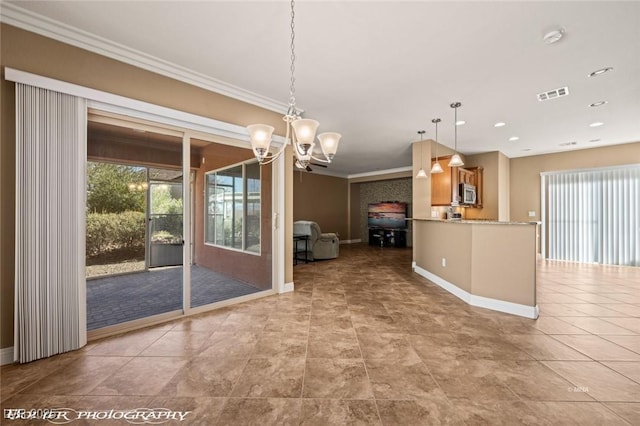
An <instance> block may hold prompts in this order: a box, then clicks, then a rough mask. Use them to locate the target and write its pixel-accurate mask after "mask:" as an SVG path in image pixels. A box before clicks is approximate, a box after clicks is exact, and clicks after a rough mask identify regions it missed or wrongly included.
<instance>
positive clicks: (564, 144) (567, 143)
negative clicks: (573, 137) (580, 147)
mask: <svg viewBox="0 0 640 426" xmlns="http://www.w3.org/2000/svg"><path fill="white" fill-rule="evenodd" d="M577 144H578V142H576V141H571V142H563V143H561V144H559V145H560V146H572V145H577Z"/></svg>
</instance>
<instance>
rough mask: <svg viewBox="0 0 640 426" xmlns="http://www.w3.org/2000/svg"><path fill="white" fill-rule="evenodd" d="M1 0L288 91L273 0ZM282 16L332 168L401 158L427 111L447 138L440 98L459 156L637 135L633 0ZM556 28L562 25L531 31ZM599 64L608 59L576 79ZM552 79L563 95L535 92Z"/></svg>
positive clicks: (104, 39) (347, 5)
mask: <svg viewBox="0 0 640 426" xmlns="http://www.w3.org/2000/svg"><path fill="white" fill-rule="evenodd" d="M7 3H14V4H13V5H12V8H13V10H16V8H17V7H19V8H23V9H25V10H27V11H29V12H34V13H37V14H39V15H42V16H45V17H47V18H50V19H53V20H55V21H57V22H54V24H56V25H58V22H59V23H63V24H66V25H68V26H70V27H65V28H66V29H67V30H73V31H75V29H79V30H82V31H84V32H86V33H81V34H82V35H84V36H87V33H89V35H91V36H92V37H93V36H98V38H96V37H94V39H96V40H100V43H110V44H111V45H112V46H115V48H119V49H121V52H125V53H123V56H122V57H125V56H126V55H138V56H140V55H139V54H140V53H143V54H144V55H142V56H141V57H143V58H146V59H148V60H151V61H153V60H161V61H162V62H163V63H164V64H165V65H166V67H165V69H168V68H171V67H172V66H174V65H175V66H178V67H179V68H180V70H182V73H183V74H185V75H186V74H188V73H189V72H191V73H193V75H197V76H200V77H202V78H210V79H212V80H213V79H215V80H220V81H222V82H226V83H228V84H230V85H233V86H237V87H239V88H242V89H244V90H246V91H249V92H252V93H255V94H258V95H261V96H263V97H265V98H267V99H272V100H274V101H277V102H278V103H280V105H281V106H282V105H283V104H286V102H287V99H288V97H289V87H288V85H289V56H290V52H289V42H290V33H289V31H290V28H289V19H290V16H289V14H290V11H289V7H290V6H289V2H287V1H276V2H272V1H258V2H248V1H226V2H218V1H197V2H196V1H180V2H177V1H176V2H172V1H161V2H150V1H117V2H116V1H107V2H101V1H81V2H78V1H55V2H43V1H28V2H4V4H5V5H4V6H3V7H5V8H6V4H7ZM3 20H4V19H3ZM5 22H6V20H5ZM295 24H296V74H295V75H296V98H297V104H298V106H299V107H301V108H303V109H304V110H305V117H307V118H315V119H317V120H318V121H320V128H319V131H320V132H321V131H337V132H340V133H342V135H343V138H342V141H341V143H340V148H339V150H338V154H337V155H336V158H335V159H334V163H333V164H332V165H331V166H330V170H331V171H332V172H333V173H336V174H341V175H353V174H358V173H366V172H372V171H377V170H387V169H394V168H400V167H406V166H409V165H411V155H410V144H411V142H412V141H415V140H417V139H419V138H418V135H417V133H416V132H417V131H418V130H420V129H424V130H426V134H425V138H434V127H433V124H432V123H431V119H432V118H435V117H439V118H441V119H442V123H441V124H440V127H439V135H438V136H439V138H438V139H439V141H440V142H441V143H443V144H445V145H448V146H453V143H454V137H453V133H454V125H453V114H454V112H453V110H452V109H451V108H450V107H449V104H450V103H451V102H454V101H460V102H462V107H461V108H460V109H459V111H458V118H459V119H460V120H465V121H466V124H464V125H462V126H459V127H458V149H459V150H460V151H461V152H462V153H465V154H473V153H480V152H488V151H496V150H499V151H501V152H503V153H504V154H506V155H507V156H508V157H511V158H513V157H520V156H527V155H536V154H541V153H548V152H558V151H566V150H570V149H584V148H591V147H596V146H605V145H614V144H622V143H629V142H637V141H640V2H635V1H634V2H613V1H602V2H592V1H589V2H587V1H584V2H581V1H568V2H557V1H543V2H534V1H528V2H504V1H498V2H478V1H472V2H458V1H447V2H429V1H411V2H400V1H303V0H299V2H298V3H296V18H295ZM558 28H562V29H563V30H564V37H563V38H562V39H561V40H560V41H559V42H557V43H555V44H550V45H549V44H545V43H544V42H543V36H544V35H545V34H546V33H547V32H549V31H551V30H554V29H558ZM604 67H613V71H611V72H608V73H605V74H602V75H599V76H597V77H589V76H588V75H589V73H591V72H593V71H595V70H598V69H601V68H604ZM564 86H568V88H569V95H568V96H566V97H561V98H557V99H552V100H548V101H544V102H539V101H538V100H537V97H536V95H537V94H538V93H540V92H545V91H549V90H553V89H557V88H560V87H564ZM602 100H604V101H607V102H608V103H606V104H605V105H603V106H599V107H590V106H589V105H590V104H591V103H594V102H598V101H602ZM497 122H504V123H506V125H505V126H503V127H499V128H496V127H494V124H495V123H497ZM594 122H602V123H604V125H602V126H599V127H590V124H591V123H594ZM512 136H517V137H519V139H518V140H517V141H509V138H510V137H512ZM574 142H575V143H574ZM567 144H568V145H567Z"/></svg>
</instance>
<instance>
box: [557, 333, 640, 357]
mask: <svg viewBox="0 0 640 426" xmlns="http://www.w3.org/2000/svg"><path fill="white" fill-rule="evenodd" d="M553 338H554V339H556V340H558V341H560V342H562V343H564V344H565V345H568V346H571V347H572V348H574V349H575V350H577V351H579V352H582V353H583V354H585V355H587V356H588V357H590V358H592V359H594V360H597V361H640V355H638V354H637V353H635V352H631V351H629V350H627V349H625V348H623V347H621V346H618V345H616V344H615V343H612V342H610V341H608V340H605V339H604V338H602V337H599V336H593V335H554V336H553Z"/></svg>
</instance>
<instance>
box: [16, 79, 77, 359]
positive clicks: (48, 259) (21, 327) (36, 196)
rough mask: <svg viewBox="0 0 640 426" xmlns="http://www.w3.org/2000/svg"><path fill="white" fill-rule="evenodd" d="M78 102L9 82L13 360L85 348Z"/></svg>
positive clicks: (67, 97)
mask: <svg viewBox="0 0 640 426" xmlns="http://www.w3.org/2000/svg"><path fill="white" fill-rule="evenodd" d="M86 111H87V109H86V101H85V100H84V99H82V98H77V97H75V96H70V95H65V94H62V93H58V92H53V91H50V90H46V89H39V88H36V87H32V86H28V85H24V84H21V83H16V265H15V266H16V274H15V323H14V359H15V360H16V361H19V362H29V361H33V360H36V359H39V358H44V357H48V356H51V355H55V354H58V353H62V352H67V351H70V350H73V349H78V348H80V347H82V346H83V345H84V344H86V282H85V270H84V268H85V164H86V127H87V124H86V114H87V113H86Z"/></svg>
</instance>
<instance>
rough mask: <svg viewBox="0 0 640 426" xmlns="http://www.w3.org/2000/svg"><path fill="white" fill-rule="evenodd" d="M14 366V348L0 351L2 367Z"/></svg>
mask: <svg viewBox="0 0 640 426" xmlns="http://www.w3.org/2000/svg"><path fill="white" fill-rule="evenodd" d="M7 364H13V346H10V347H8V348H2V349H0V365H7Z"/></svg>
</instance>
